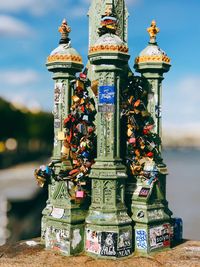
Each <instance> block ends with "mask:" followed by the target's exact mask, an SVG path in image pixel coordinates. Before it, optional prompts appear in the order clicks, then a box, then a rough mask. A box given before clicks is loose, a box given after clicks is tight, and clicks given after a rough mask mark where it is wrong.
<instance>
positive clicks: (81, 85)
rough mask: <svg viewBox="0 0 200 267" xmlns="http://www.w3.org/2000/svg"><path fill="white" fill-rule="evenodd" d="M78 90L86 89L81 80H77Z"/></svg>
mask: <svg viewBox="0 0 200 267" xmlns="http://www.w3.org/2000/svg"><path fill="white" fill-rule="evenodd" d="M76 88H77V89H78V90H83V89H84V83H83V82H82V81H80V80H76Z"/></svg>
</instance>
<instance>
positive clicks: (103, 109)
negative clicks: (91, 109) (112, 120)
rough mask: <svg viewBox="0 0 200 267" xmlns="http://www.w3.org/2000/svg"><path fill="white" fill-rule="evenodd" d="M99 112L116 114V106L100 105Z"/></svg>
mask: <svg viewBox="0 0 200 267" xmlns="http://www.w3.org/2000/svg"><path fill="white" fill-rule="evenodd" d="M98 112H102V113H114V112H115V106H114V105H106V104H104V105H98Z"/></svg>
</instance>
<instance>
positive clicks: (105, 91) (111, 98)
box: [99, 85, 115, 104]
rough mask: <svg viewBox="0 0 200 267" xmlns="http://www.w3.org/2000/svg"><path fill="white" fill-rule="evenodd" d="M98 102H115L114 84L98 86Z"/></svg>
mask: <svg viewBox="0 0 200 267" xmlns="http://www.w3.org/2000/svg"><path fill="white" fill-rule="evenodd" d="M99 104H115V87H114V86H110V85H104V86H99Z"/></svg>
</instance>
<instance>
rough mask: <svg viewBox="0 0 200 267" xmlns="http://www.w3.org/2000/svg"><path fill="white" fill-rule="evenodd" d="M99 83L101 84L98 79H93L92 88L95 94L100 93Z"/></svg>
mask: <svg viewBox="0 0 200 267" xmlns="http://www.w3.org/2000/svg"><path fill="white" fill-rule="evenodd" d="M98 84H99V82H98V80H95V81H92V84H91V89H92V91H93V93H94V95H95V96H97V95H98Z"/></svg>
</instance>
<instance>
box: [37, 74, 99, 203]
mask: <svg viewBox="0 0 200 267" xmlns="http://www.w3.org/2000/svg"><path fill="white" fill-rule="evenodd" d="M89 86H90V82H89V80H88V78H87V70H85V72H84V73H80V74H79V77H78V78H76V79H75V80H73V81H71V87H72V89H73V96H72V105H71V108H70V113H69V114H68V116H67V117H66V118H65V119H64V121H63V127H64V131H62V132H59V133H58V139H59V140H62V149H61V164H62V165H61V166H62V167H61V169H60V171H59V173H58V174H57V175H56V174H55V170H54V163H55V162H51V163H50V164H49V165H48V166H44V165H42V166H41V167H40V168H39V169H38V170H35V176H36V179H37V181H38V185H40V186H41V187H43V186H44V184H45V182H47V181H49V180H50V178H51V177H53V179H54V180H55V181H67V182H69V181H70V182H71V184H70V185H69V187H70V188H69V190H70V196H71V199H75V200H81V199H84V198H86V196H87V195H90V180H89V179H88V175H89V172H90V169H91V166H92V164H93V163H94V159H95V157H96V134H95V130H96V127H95V124H94V122H95V115H96V108H95V101H94V99H93V98H91V97H89V93H88V88H89ZM69 159H70V160H71V163H72V166H71V168H70V169H69V168H66V166H65V162H66V161H67V160H69Z"/></svg>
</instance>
